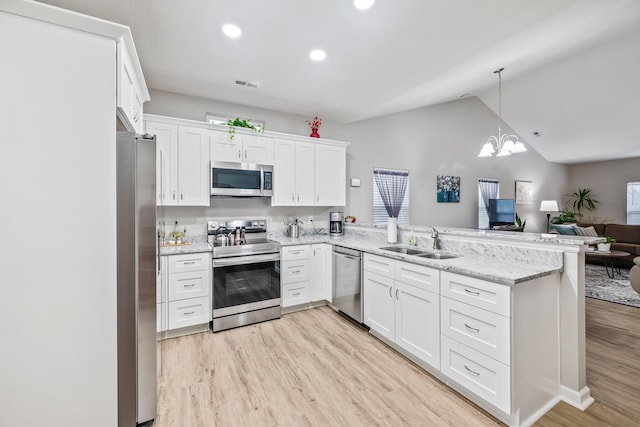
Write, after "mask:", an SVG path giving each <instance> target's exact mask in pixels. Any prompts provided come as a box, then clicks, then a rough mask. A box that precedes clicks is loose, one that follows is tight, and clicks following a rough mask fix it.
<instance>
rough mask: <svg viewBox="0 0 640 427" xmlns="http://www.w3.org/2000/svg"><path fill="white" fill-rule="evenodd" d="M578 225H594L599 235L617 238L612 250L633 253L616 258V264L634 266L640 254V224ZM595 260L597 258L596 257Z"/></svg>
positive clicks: (580, 225)
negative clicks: (635, 259)
mask: <svg viewBox="0 0 640 427" xmlns="http://www.w3.org/2000/svg"><path fill="white" fill-rule="evenodd" d="M576 225H577V226H579V227H593V228H594V229H595V230H596V233H597V234H598V236H609V237H611V238H613V239H616V241H615V243H612V244H611V250H612V251H625V252H629V253H630V254H631V255H629V256H626V257H622V258H617V259H616V264H618V265H620V266H621V267H627V268H630V267H632V266H633V265H634V263H633V259H634V258H636V257H637V256H640V225H626V224H584V223H578V224H576ZM590 261H591V260H590ZM594 261H597V260H595V259H594Z"/></svg>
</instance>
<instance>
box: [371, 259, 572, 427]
mask: <svg viewBox="0 0 640 427" xmlns="http://www.w3.org/2000/svg"><path fill="white" fill-rule="evenodd" d="M363 283H364V284H363V286H364V290H363V292H364V317H365V319H364V323H365V324H366V325H367V326H369V327H370V328H371V332H372V333H373V334H374V335H376V336H378V337H380V338H381V339H383V340H385V341H386V342H387V343H388V344H390V345H392V346H394V347H395V348H396V349H397V350H399V351H401V352H403V353H408V354H409V355H411V356H415V357H416V358H417V359H418V360H419V361H420V362H425V363H426V364H427V365H428V366H427V365H425V368H429V366H430V367H433V368H435V370H433V371H432V372H433V373H434V374H436V375H438V376H439V377H440V378H442V379H443V380H444V381H445V382H446V383H447V384H448V385H449V386H451V387H453V388H455V389H456V390H458V391H459V392H460V393H462V394H463V395H465V396H466V397H468V398H469V399H471V400H473V401H474V402H475V403H477V404H478V405H480V406H481V407H483V408H484V409H486V410H487V411H489V412H491V413H492V414H493V415H495V416H497V417H498V418H499V419H501V420H502V421H504V422H505V423H507V424H508V425H512V426H520V425H531V424H533V423H534V422H535V421H536V420H537V419H538V418H540V417H541V416H542V415H543V414H544V413H545V412H546V411H547V410H548V409H550V408H551V407H552V406H553V405H554V404H555V403H557V401H558V400H559V390H560V383H559V368H558V366H559V348H558V333H559V332H558V331H559V324H558V309H559V307H558V284H559V283H558V275H557V274H553V275H549V276H545V277H541V278H536V279H532V280H529V281H526V282H522V283H518V284H515V285H511V286H509V285H502V284H499V283H493V282H489V281H486V280H481V279H477V278H472V277H467V276H463V275H459V274H455V273H451V272H448V271H438V270H436V269H432V268H428V267H424V266H420V265H416V264H411V263H407V262H404V261H397V260H393V259H390V258H385V257H381V256H378V255H372V254H365V255H364V282H363Z"/></svg>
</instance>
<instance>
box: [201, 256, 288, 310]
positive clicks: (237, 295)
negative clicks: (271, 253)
mask: <svg viewBox="0 0 640 427" xmlns="http://www.w3.org/2000/svg"><path fill="white" fill-rule="evenodd" d="M273 298H280V261H269V262H261V263H255V264H246V265H234V266H228V267H215V268H214V269H213V308H214V309H218V308H225V307H232V306H235V305H241V304H249V303H252V302H258V301H264V300H269V299H273Z"/></svg>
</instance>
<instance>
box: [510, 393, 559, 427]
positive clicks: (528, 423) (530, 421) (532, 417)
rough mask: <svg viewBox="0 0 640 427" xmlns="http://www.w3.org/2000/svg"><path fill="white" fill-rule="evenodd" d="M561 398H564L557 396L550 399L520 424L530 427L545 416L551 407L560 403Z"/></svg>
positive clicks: (523, 426)
mask: <svg viewBox="0 0 640 427" xmlns="http://www.w3.org/2000/svg"><path fill="white" fill-rule="evenodd" d="M561 400H562V399H561V398H560V396H555V397H554V398H553V399H551V400H549V401H548V402H547V403H546V404H544V405H543V406H541V407H540V408H538V410H537V411H535V412H534V413H533V414H531V415H529V417H528V418H527V419H526V420H524V421H522V422H521V423H520V425H521V426H522V427H529V426H532V425H534V424H535V422H536V421H538V420H539V419H540V418H542V417H543V416H544V414H546V413H547V412H549V411H550V410H551V409H553V407H554V406H556V405H557V404H558V403H560V401H561Z"/></svg>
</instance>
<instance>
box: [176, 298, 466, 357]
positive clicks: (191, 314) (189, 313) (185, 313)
mask: <svg viewBox="0 0 640 427" xmlns="http://www.w3.org/2000/svg"><path fill="white" fill-rule="evenodd" d="M194 314H196V311H195V310H193V311H185V312H184V315H185V316H193V315H194ZM465 368H466V366H465Z"/></svg>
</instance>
